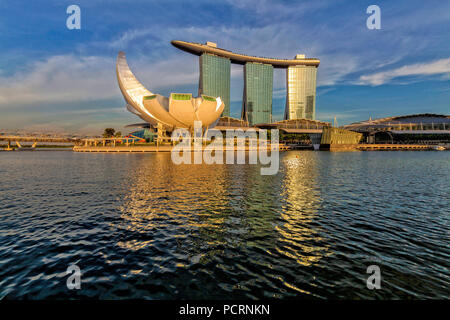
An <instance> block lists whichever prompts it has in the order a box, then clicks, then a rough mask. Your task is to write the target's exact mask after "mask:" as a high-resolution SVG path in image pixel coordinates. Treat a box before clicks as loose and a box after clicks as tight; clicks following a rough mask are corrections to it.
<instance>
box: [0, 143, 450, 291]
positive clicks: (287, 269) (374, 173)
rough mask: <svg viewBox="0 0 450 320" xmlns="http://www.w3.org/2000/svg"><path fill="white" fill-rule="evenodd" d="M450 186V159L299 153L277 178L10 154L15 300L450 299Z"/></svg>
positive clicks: (6, 244) (0, 267)
mask: <svg viewBox="0 0 450 320" xmlns="http://www.w3.org/2000/svg"><path fill="white" fill-rule="evenodd" d="M449 176H450V153H449V152H423V151H422V152H412V151H409V152H342V153H331V152H311V151H290V152H285V153H282V154H281V158H280V171H279V173H278V174H277V175H275V176H261V175H260V168H259V166H257V165H180V166H177V165H174V164H172V162H171V160H170V154H168V153H160V154H83V153H72V152H70V151H65V152H62V151H35V152H2V153H0V298H8V299H17V298H19V299H23V298H27V299H42V298H51V299H55V298H58V299H60V298H100V299H116V298H146V299H181V298H191V299H202V298H210V299H222V298H234V299H238V298H252V299H253V298H272V297H274V298H350V299H360V298H369V299H372V298H383V299H396V298H449V296H450V289H449V287H450V286H449V282H450V281H449V279H450V272H449V267H450V266H449V261H450V259H449V258H450V248H449V222H450V216H449V205H450V200H449V199H450V198H449V193H448V191H449V189H450V179H449ZM74 263H75V264H77V265H78V266H79V267H80V268H81V271H82V284H81V290H68V289H67V287H66V279H67V275H66V269H67V267H68V266H69V265H71V264H74ZM373 264H375V265H378V266H379V267H380V270H381V275H382V281H381V289H380V290H369V289H367V287H366V279H367V277H368V276H369V274H367V273H366V269H367V267H368V266H369V265H373Z"/></svg>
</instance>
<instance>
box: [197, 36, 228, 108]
mask: <svg viewBox="0 0 450 320" xmlns="http://www.w3.org/2000/svg"><path fill="white" fill-rule="evenodd" d="M210 45H211V44H210ZM199 59H200V60H199V66H200V79H199V85H198V95H199V96H201V95H202V94H205V95H208V96H213V97H220V98H221V99H222V101H223V103H224V104H225V108H224V110H223V113H222V116H230V69H231V63H230V59H227V58H223V57H219V56H215V55H212V54H208V53H204V54H202V55H201V56H200V58H199Z"/></svg>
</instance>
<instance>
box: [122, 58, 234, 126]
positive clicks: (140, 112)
mask: <svg viewBox="0 0 450 320" xmlns="http://www.w3.org/2000/svg"><path fill="white" fill-rule="evenodd" d="M116 72H117V80H118V83H119V87H120V91H121V92H122V95H123V96H124V98H125V101H126V103H127V109H128V110H129V111H130V112H132V113H134V114H136V115H137V116H139V117H140V118H141V119H142V120H144V121H145V122H146V123H147V124H148V126H150V127H152V128H156V129H158V131H161V132H172V131H173V130H175V129H176V128H187V129H189V130H192V128H193V127H194V122H195V121H201V123H202V126H203V128H205V129H206V128H208V127H212V126H214V124H215V123H216V122H217V120H218V119H219V117H220V115H221V114H222V112H223V110H224V107H225V104H224V103H223V102H222V100H221V98H220V97H211V96H208V95H203V94H202V95H200V96H199V97H197V98H194V97H192V94H190V93H171V94H170V97H165V96H162V95H160V94H154V93H152V92H150V91H149V90H147V89H146V88H145V87H144V86H143V85H142V84H141V83H140V82H139V80H137V79H136V77H135V76H134V74H133V73H132V72H131V70H130V68H129V66H128V63H127V60H126V57H125V53H124V52H119V55H118V57H117V64H116Z"/></svg>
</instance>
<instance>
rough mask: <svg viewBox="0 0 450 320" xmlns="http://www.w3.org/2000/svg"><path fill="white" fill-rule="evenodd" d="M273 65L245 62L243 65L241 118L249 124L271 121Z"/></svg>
mask: <svg viewBox="0 0 450 320" xmlns="http://www.w3.org/2000/svg"><path fill="white" fill-rule="evenodd" d="M272 89H273V66H272V65H270V64H261V63H252V62H247V63H246V64H245V65H244V96H243V106H242V119H243V120H245V121H248V123H249V124H250V125H255V124H258V123H269V122H272V91H273V90H272Z"/></svg>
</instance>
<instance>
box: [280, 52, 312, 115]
mask: <svg viewBox="0 0 450 320" xmlns="http://www.w3.org/2000/svg"><path fill="white" fill-rule="evenodd" d="M297 56H298V55H297ZM316 78H317V68H316V67H314V66H290V67H288V68H287V72H286V89H287V95H286V109H285V113H284V119H286V120H288V119H300V118H303V119H311V120H314V119H315V118H316Z"/></svg>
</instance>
